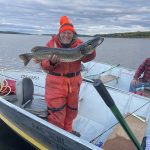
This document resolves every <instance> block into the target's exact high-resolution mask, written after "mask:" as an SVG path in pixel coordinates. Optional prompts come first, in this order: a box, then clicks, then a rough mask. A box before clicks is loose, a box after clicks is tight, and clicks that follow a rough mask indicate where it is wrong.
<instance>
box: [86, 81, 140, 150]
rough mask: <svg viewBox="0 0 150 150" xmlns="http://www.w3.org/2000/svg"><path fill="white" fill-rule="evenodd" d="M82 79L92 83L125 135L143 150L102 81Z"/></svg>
mask: <svg viewBox="0 0 150 150" xmlns="http://www.w3.org/2000/svg"><path fill="white" fill-rule="evenodd" d="M83 81H86V82H89V83H93V85H94V87H95V89H96V90H97V92H98V93H99V94H100V95H101V97H102V99H103V100H104V102H105V104H106V105H107V106H108V107H109V108H110V110H111V111H112V113H113V114H114V116H115V117H116V119H117V120H118V121H119V123H120V124H121V126H122V128H123V129H124V130H125V132H126V133H127V135H128V136H129V137H130V139H131V140H132V142H133V143H134V145H135V146H136V148H137V149H138V150H143V149H142V147H141V146H140V144H139V142H138V140H137V139H136V137H135V136H134V134H133V132H132V131H131V129H130V128H129V126H128V124H127V123H126V121H125V120H124V118H123V116H122V114H121V113H120V111H119V109H118V108H117V106H116V105H115V102H114V101H113V99H112V97H111V96H110V94H109V92H108V91H107V89H106V88H105V86H104V84H103V83H102V81H101V80H94V81H93V80H88V79H85V78H84V79H83Z"/></svg>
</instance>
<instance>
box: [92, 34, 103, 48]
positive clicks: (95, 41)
mask: <svg viewBox="0 0 150 150" xmlns="http://www.w3.org/2000/svg"><path fill="white" fill-rule="evenodd" d="M103 41H104V38H102V37H100V35H96V37H95V38H94V39H93V40H92V41H91V43H90V45H92V46H93V48H96V47H98V46H99V45H100V44H101V43H102V42H103Z"/></svg>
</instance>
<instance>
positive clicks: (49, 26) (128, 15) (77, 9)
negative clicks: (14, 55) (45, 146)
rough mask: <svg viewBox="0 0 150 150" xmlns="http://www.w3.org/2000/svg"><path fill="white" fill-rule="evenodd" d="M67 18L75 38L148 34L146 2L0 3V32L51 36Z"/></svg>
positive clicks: (19, 0) (148, 0)
mask: <svg viewBox="0 0 150 150" xmlns="http://www.w3.org/2000/svg"><path fill="white" fill-rule="evenodd" d="M63 15H67V16H68V17H69V18H70V20H71V21H72V23H73V24H74V27H75V29H76V31H77V33H78V34H88V35H94V34H107V33H120V32H134V31H150V0H84V1H82V0H55V1H54V0H0V30H1V31H15V32H24V33H32V34H55V33H58V30H59V19H60V17H61V16H63Z"/></svg>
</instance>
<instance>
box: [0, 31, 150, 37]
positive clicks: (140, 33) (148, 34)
mask: <svg viewBox="0 0 150 150" xmlns="http://www.w3.org/2000/svg"><path fill="white" fill-rule="evenodd" d="M0 34H23V35H45V36H52V35H55V34H30V33H22V32H14V31H0ZM78 36H79V37H93V36H95V35H84V34H78ZM101 36H102V37H112V38H150V31H144V32H143V31H138V32H125V33H111V34H101Z"/></svg>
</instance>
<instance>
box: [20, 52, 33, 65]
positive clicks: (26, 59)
mask: <svg viewBox="0 0 150 150" xmlns="http://www.w3.org/2000/svg"><path fill="white" fill-rule="evenodd" d="M19 57H20V59H21V60H23V63H24V65H25V66H26V65H27V64H28V63H29V62H30V60H31V59H32V56H31V55H29V54H21V55H19Z"/></svg>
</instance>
